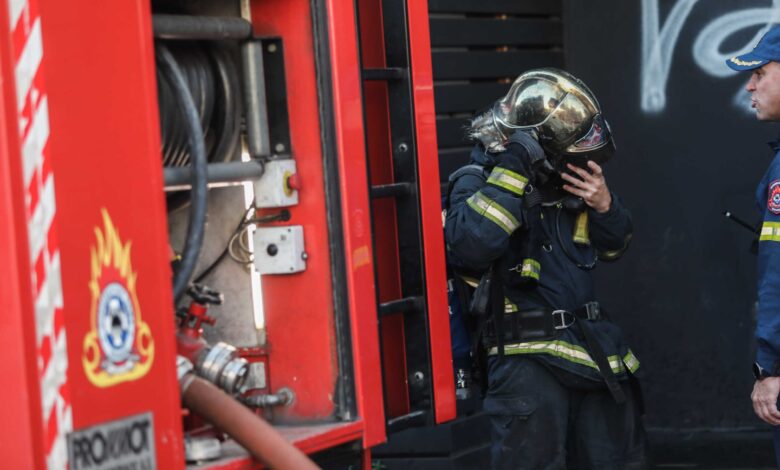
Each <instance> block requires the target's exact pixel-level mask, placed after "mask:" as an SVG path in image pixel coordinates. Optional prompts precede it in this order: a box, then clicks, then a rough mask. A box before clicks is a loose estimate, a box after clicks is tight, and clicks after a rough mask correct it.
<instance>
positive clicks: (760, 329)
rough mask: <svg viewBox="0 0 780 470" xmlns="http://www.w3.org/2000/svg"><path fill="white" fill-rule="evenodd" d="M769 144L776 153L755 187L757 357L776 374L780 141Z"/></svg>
mask: <svg viewBox="0 0 780 470" xmlns="http://www.w3.org/2000/svg"><path fill="white" fill-rule="evenodd" d="M770 145H771V146H772V149H773V150H774V151H775V157H774V159H773V160H772V163H771V164H770V165H769V168H768V169H767V171H766V174H765V175H764V178H763V179H762V180H761V183H759V185H758V189H757V190H756V203H757V204H758V208H759V210H760V211H761V213H762V214H763V219H764V221H763V225H762V226H761V235H760V237H759V243H758V323H757V326H756V338H757V340H758V352H757V357H756V361H757V362H758V363H759V364H760V365H761V367H763V368H764V369H766V370H767V371H770V372H771V373H773V374H777V373H778V366H780V141H778V142H773V143H771V144H770Z"/></svg>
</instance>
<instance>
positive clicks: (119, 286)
mask: <svg viewBox="0 0 780 470" xmlns="http://www.w3.org/2000/svg"><path fill="white" fill-rule="evenodd" d="M101 214H102V216H103V228H102V230H101V229H100V228H99V227H96V228H95V238H96V244H95V245H93V246H92V247H91V249H90V255H91V256H90V258H91V271H92V278H91V279H90V282H89V290H90V292H91V294H92V303H91V308H90V310H91V311H90V331H89V332H88V333H87V335H86V336H85V337H84V351H83V355H82V365H83V366H84V372H85V373H86V375H87V378H88V379H89V381H90V382H92V383H93V384H94V385H96V386H98V387H110V386H112V385H116V384H119V383H122V382H127V381H131V380H137V379H139V378H141V377H143V376H144V375H146V373H147V372H149V369H150V368H151V366H152V361H153V360H154V339H153V338H152V333H151V330H150V329H149V325H148V324H146V323H145V322H144V321H143V319H142V318H141V309H140V306H139V305H138V298H137V297H136V290H135V288H136V279H137V273H135V272H134V271H133V267H132V264H131V256H130V254H131V253H130V246H131V243H130V242H127V243H124V242H122V239H121V238H120V237H119V232H118V231H117V229H116V227H114V224H113V222H112V221H111V217H110V216H109V215H108V211H106V210H105V209H102V210H101Z"/></svg>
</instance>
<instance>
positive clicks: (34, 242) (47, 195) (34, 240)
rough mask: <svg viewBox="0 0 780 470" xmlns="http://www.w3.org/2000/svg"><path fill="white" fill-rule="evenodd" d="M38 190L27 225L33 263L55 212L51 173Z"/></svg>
mask: <svg viewBox="0 0 780 470" xmlns="http://www.w3.org/2000/svg"><path fill="white" fill-rule="evenodd" d="M40 191H41V193H40V196H39V197H40V199H39V201H38V205H37V206H35V212H33V215H32V217H31V218H30V220H29V222H28V225H27V229H28V230H29V233H28V240H29V243H30V262H31V263H33V264H35V262H36V261H37V260H38V256H40V255H41V251H43V249H44V247H45V244H46V237H47V236H48V235H49V231H50V230H51V224H52V221H53V220H54V214H55V213H56V212H57V200H56V198H55V193H54V178H53V177H52V176H51V175H49V177H48V178H46V181H45V183H44V186H43V188H42V189H41V190H40Z"/></svg>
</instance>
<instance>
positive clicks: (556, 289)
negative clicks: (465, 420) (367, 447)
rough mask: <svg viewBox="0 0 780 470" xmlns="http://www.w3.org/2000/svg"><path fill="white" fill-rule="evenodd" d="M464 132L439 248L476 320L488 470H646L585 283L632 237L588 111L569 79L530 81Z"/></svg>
mask: <svg viewBox="0 0 780 470" xmlns="http://www.w3.org/2000/svg"><path fill="white" fill-rule="evenodd" d="M468 132H469V137H470V138H472V139H473V140H475V141H476V144H475V146H474V148H473V150H472V153H471V163H470V164H469V165H468V166H466V167H463V168H461V169H459V170H458V171H456V172H455V173H453V174H452V175H451V177H450V186H449V189H448V197H447V206H446V207H447V212H446V217H445V237H446V241H447V249H448V260H449V263H450V264H451V265H452V267H453V268H454V269H455V270H456V271H457V272H458V274H459V275H460V276H461V279H463V280H465V281H466V282H468V283H469V284H471V285H472V286H473V287H475V288H476V290H475V292H474V297H473V299H472V302H471V306H470V309H471V311H472V313H474V314H475V315H476V316H478V317H480V318H483V320H481V321H480V322H479V324H480V326H479V328H478V334H479V335H480V337H481V343H482V344H481V347H480V349H481V351H482V352H484V353H485V354H486V356H487V360H486V363H487V364H486V369H487V391H486V396H485V400H484V410H485V412H486V413H487V414H488V415H489V417H490V420H491V433H492V436H491V439H492V450H491V453H492V460H493V468H497V469H498V468H502V469H503V468H513V469H514V468H528V469H540V468H597V469H613V468H614V469H618V468H643V465H644V458H645V434H644V430H643V427H642V424H641V411H640V408H641V405H640V397H639V393H638V388H637V386H636V379H635V378H633V376H634V373H635V372H637V369H638V368H639V361H638V360H637V358H636V357H635V356H634V354H633V353H632V352H631V350H630V349H629V348H628V347H627V346H626V345H625V344H624V342H623V339H622V335H621V332H620V329H619V328H618V327H617V326H616V325H615V324H614V323H612V322H610V321H609V320H608V319H607V318H606V313H605V312H604V310H603V309H602V308H601V307H600V305H599V303H598V302H596V300H595V297H594V292H593V281H592V279H591V275H590V270H591V269H593V268H594V267H595V265H596V262H597V260H599V259H600V260H606V261H612V260H615V259H617V258H619V257H620V256H621V255H622V254H623V252H624V251H625V250H626V248H627V246H628V243H629V240H630V238H631V231H632V224H631V216H630V214H629V212H628V210H627V209H626V208H625V207H624V206H623V204H622V203H621V202H620V200H619V199H618V198H617V196H616V195H615V194H614V193H612V192H611V191H610V190H609V188H608V186H607V182H606V180H605V178H604V174H603V172H602V169H601V164H602V163H603V162H605V161H606V160H608V159H609V157H610V156H611V155H612V152H613V151H614V148H615V147H614V141H613V139H612V136H611V132H610V128H609V125H608V124H607V121H606V120H605V119H604V117H603V116H602V113H601V109H600V107H599V104H598V102H597V101H596V98H595V97H594V96H593V94H592V93H591V91H590V90H589V89H588V88H587V87H586V86H585V84H584V83H582V82H581V81H580V80H579V79H577V78H576V77H574V76H572V75H571V74H569V73H567V72H564V71H562V70H557V69H549V68H547V69H537V70H532V71H529V72H526V73H523V74H522V75H520V76H519V77H518V78H517V79H516V80H515V82H514V83H513V85H512V86H511V88H510V90H509V92H508V94H507V95H506V96H505V97H503V98H501V99H499V100H498V101H496V102H495V103H494V104H493V106H492V107H491V108H490V109H489V110H488V111H487V112H485V113H484V114H481V115H479V116H478V117H476V118H475V119H474V120H473V121H472V125H471V127H470V128H469V131H468ZM486 305H487V307H485V306H486Z"/></svg>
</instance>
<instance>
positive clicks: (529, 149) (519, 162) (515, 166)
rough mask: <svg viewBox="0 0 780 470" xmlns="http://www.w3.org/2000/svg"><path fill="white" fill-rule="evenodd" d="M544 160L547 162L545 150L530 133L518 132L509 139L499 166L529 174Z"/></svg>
mask: <svg viewBox="0 0 780 470" xmlns="http://www.w3.org/2000/svg"><path fill="white" fill-rule="evenodd" d="M543 160H545V155H544V150H543V149H542V146H541V145H539V142H537V141H536V138H534V137H533V135H531V133H530V132H529V131H524V130H518V131H515V133H514V134H512V136H511V137H509V140H508V141H507V143H506V150H505V151H504V152H503V153H502V154H501V160H499V163H498V166H501V167H503V168H507V169H509V170H512V171H517V172H519V173H524V174H528V172H529V171H530V170H531V169H532V168H534V167H536V166H537V165H538V163H539V162H541V161H543Z"/></svg>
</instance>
